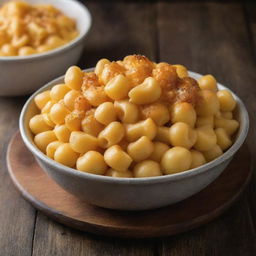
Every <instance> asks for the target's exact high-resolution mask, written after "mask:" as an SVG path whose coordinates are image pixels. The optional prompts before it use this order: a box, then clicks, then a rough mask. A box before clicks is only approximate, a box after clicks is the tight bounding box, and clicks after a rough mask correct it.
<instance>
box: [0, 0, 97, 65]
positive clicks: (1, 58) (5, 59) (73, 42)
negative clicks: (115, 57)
mask: <svg viewBox="0 0 256 256" xmlns="http://www.w3.org/2000/svg"><path fill="white" fill-rule="evenodd" d="M58 1H65V2H69V3H70V4H75V5H77V6H78V7H79V8H81V9H82V10H83V12H84V16H85V17H86V19H87V25H86V27H85V29H84V31H82V32H81V33H79V35H78V36H77V37H76V38H74V39H72V40H71V41H69V42H68V43H66V44H64V45H62V46H60V47H57V48H55V49H52V50H50V51H46V52H43V53H37V54H32V55H28V56H0V62H23V61H28V60H35V59H38V58H47V57H49V56H52V55H57V54H61V53H62V52H64V51H66V50H69V49H71V48H73V47H75V46H76V45H77V44H79V43H80V42H81V41H82V40H83V39H84V38H85V36H86V35H87V34H88V32H89V30H90V28H91V24H92V16H91V13H90V11H89V10H88V8H87V7H86V6H85V5H84V4H82V3H81V2H79V1H77V0H58Z"/></svg>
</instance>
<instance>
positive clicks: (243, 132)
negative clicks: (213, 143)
mask: <svg viewBox="0 0 256 256" xmlns="http://www.w3.org/2000/svg"><path fill="white" fill-rule="evenodd" d="M93 69H94V68H90V69H85V70H84V71H87V72H88V71H92V70H93ZM189 75H190V76H192V77H194V78H196V79H198V78H199V77H201V76H202V75H201V74H199V73H196V72H193V71H189ZM63 78H64V76H60V77H58V78H56V79H54V80H52V81H50V82H49V83H47V84H46V85H44V86H43V87H41V88H40V89H39V90H37V91H36V92H35V93H33V94H32V95H31V96H30V97H29V99H28V100H27V101H26V103H25V105H24V106H23V108H22V111H21V114H20V118H19V128H20V133H21V137H22V140H23V142H24V143H25V145H26V146H27V148H28V149H29V150H30V151H31V153H32V154H33V155H34V156H36V157H37V158H38V159H39V160H40V161H42V162H46V163H47V165H49V166H52V167H53V168H56V169H58V170H59V171H63V172H65V173H66V174H68V175H75V176H77V177H80V178H82V179H88V180H94V181H95V180H98V181H99V182H100V181H102V182H106V183H113V184H134V185H136V184H137V185H138V184H153V183H163V182H169V181H175V180H179V179H186V178H189V177H192V176H194V175H199V174H201V173H204V172H206V171H208V170H209V169H212V168H214V167H216V166H217V165H220V164H221V163H223V162H225V161H226V160H229V159H230V158H232V157H233V155H234V154H235V153H236V152H237V151H238V149H239V148H240V147H241V146H242V144H243V143H244V141H245V138H246V136H247V133H248V130H249V116H248V112H247V110H246V107H245V105H244V103H243V102H242V101H241V99H240V98H239V97H238V96H237V95H236V94H235V93H233V92H232V91H231V90H230V89H228V88H227V87H225V86H224V85H222V84H220V83H218V87H219V88H220V89H227V90H229V91H230V92H231V93H232V95H233V96H234V98H235V100H236V102H237V105H238V106H239V111H240V116H241V117H240V119H241V120H240V127H239V135H238V137H237V138H236V140H235V142H234V143H233V144H232V146H231V147H230V148H229V149H228V150H227V151H226V152H224V153H223V154H222V155H221V156H219V157H218V158H216V159H214V160H213V161H211V162H208V163H206V164H204V165H202V166H199V167H196V168H193V169H189V170H187V171H184V172H179V173H174V174H168V175H162V176H156V177H146V178H116V177H115V178H113V177H109V176H103V175H96V174H91V173H86V172H81V171H78V170H76V169H74V168H70V167H67V166H65V165H62V164H60V163H58V162H56V161H54V160H53V159H51V158H49V157H48V156H47V155H45V154H44V153H43V152H41V151H40V150H39V149H38V148H37V147H36V145H34V143H33V142H32V141H31V140H30V139H29V136H28V135H27V132H26V128H25V122H24V121H25V116H26V113H27V112H28V109H29V106H30V104H31V103H32V101H33V99H34V97H35V96H36V95H37V94H39V93H41V92H43V91H45V90H46V89H48V87H52V86H54V85H55V84H57V83H59V82H60V81H61V80H63Z"/></svg>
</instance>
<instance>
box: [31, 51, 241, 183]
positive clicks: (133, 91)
mask: <svg viewBox="0 0 256 256" xmlns="http://www.w3.org/2000/svg"><path fill="white" fill-rule="evenodd" d="M34 100H35V103H36V105H37V107H38V109H39V110H40V113H38V114H37V115H35V116H33V117H32V118H31V119H30V122H29V127H30V129H31V131H32V132H33V134H34V135H35V137H34V142H35V144H36V146H37V147H38V148H39V149H40V150H41V151H42V152H43V153H45V154H47V156H48V157H50V158H52V159H54V160H55V161H57V162H59V163H61V164H63V165H66V166H68V167H73V168H77V170H79V171H82V172H88V173H93V174H99V175H107V176H112V177H126V178H130V177H136V178H142V177H153V176H161V175H167V174H174V173H179V172H183V171H187V170H189V169H192V168H196V167H199V166H201V165H203V164H205V163H207V162H210V161H212V160H214V159H215V158H217V157H219V156H221V155H222V154H223V152H224V151H225V150H227V149H228V148H229V147H230V146H231V145H232V143H233V140H234V135H235V132H236V130H237V129H238V127H239V122H238V121H237V120H235V119H233V113H232V112H233V111H234V109H235V107H236V101H235V99H234V98H233V96H232V94H231V93H230V92H229V91H228V90H218V88H217V83H216V80H215V79H214V77H213V76H211V75H206V76H203V77H201V78H200V79H199V80H198V81H196V80H195V79H193V78H192V77H189V75H188V72H187V69H186V68H185V67H184V66H181V65H171V64H168V63H158V64H156V63H153V62H151V61H150V60H149V59H147V58H146V57H145V56H141V55H131V56H127V57H125V58H124V60H123V61H117V62H115V61H113V62H110V61H109V60H107V59H102V60H100V61H99V62H98V63H97V65H96V68H95V70H94V72H83V71H82V70H81V69H80V68H79V67H76V66H72V67H70V68H69V69H68V70H67V72H66V75H65V79H64V83H62V84H57V85H55V86H53V87H52V88H51V90H47V91H44V92H42V93H40V94H38V95H37V96H36V97H35V99H34Z"/></svg>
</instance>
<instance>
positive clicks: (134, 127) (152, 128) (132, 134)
mask: <svg viewBox="0 0 256 256" xmlns="http://www.w3.org/2000/svg"><path fill="white" fill-rule="evenodd" d="M125 128H126V138H127V140H128V141H135V140H137V139H139V138H141V137H142V136H146V137H148V138H149V139H150V140H153V139H154V137H155V136H156V132H157V126H156V125H155V123H154V122H153V120H152V119H151V118H148V119H146V120H144V121H140V122H138V123H136V124H128V125H126V127H125Z"/></svg>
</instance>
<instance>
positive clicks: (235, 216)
mask: <svg viewBox="0 0 256 256" xmlns="http://www.w3.org/2000/svg"><path fill="white" fill-rule="evenodd" d="M86 4H87V6H88V8H89V9H90V11H91V13H92V17H93V26H92V29H91V31H90V34H89V35H88V38H87V41H86V43H85V50H84V55H83V57H82V58H81V61H80V66H81V67H83V68H87V67H92V66H94V65H95V63H96V61H97V60H98V59H99V58H102V57H106V58H109V59H113V60H116V59H120V58H122V57H123V56H125V55H127V54H133V53H140V54H145V55H147V56H148V57H150V58H151V59H153V60H155V61H167V62H170V63H182V64H184V65H186V66H187V67H188V68H189V69H190V70H193V71H197V72H200V73H203V74H206V73H211V74H213V75H215V76H216V77H217V78H218V80H219V81H220V82H221V83H223V84H225V85H227V86H228V87H230V88H231V89H232V90H233V91H234V92H235V93H237V94H238V95H239V96H240V97H241V98H242V99H243V100H244V102H245V104H246V106H247V108H248V111H249V114H250V121H251V125H250V132H249V136H248V139H247V143H248V144H249V148H250V152H251V155H252V156H254V152H255V149H256V146H255V139H256V130H255V128H256V118H255V115H254V113H255V112H256V86H255V82H256V62H255V61H256V5H254V4H253V3H247V4H245V3H239V2H233V3H232V2H225V3H223V2H221V1H216V2H211V3H204V2H185V1H172V2H170V3H167V2H158V3H155V2H150V3H147V2H142V3H136V2H135V1H134V2H130V1H129V2H127V3H124V2H111V1H108V3H100V2H95V1H94V2H93V1H92V2H88V3H86ZM17 72H19V71H18V70H17ZM0 79H1V78H0ZM25 100H26V97H20V98H0V141H1V143H0V152H1V154H0V255H1V256H9V255H12V256H18V255H22V256H26V255H33V256H49V255H56V256H69V255H70V256H71V255H72V256H77V255H100V256H104V255H155V256H156V255H179V256H181V255H196V256H200V255H218V256H219V255H225V256H227V255H243V256H247V255H256V230H255V221H256V203H255V202H256V189H255V185H256V179H255V177H253V180H252V182H251V184H250V186H249V188H248V189H247V191H246V192H245V193H244V194H243V196H242V198H241V199H240V200H239V201H238V202H236V203H235V204H234V205H233V207H232V208H230V209H229V210H228V211H227V212H226V213H225V214H223V215H222V216H221V217H219V218H218V219H216V220H215V221H212V222H211V223H209V224H207V225H205V226H203V227H200V228H198V229H196V230H193V231H190V232H187V233H185V234H181V235H177V236H174V237H167V238H162V239H150V240H131V239H128V240H119V239H116V238H115V239H112V238H104V237H99V236H95V235H91V234H88V233H83V232H78V231H75V230H72V229H70V228H66V227H64V226H62V225H60V224H58V223H55V222H53V221H51V220H50V219H48V218H47V217H46V216H44V215H43V214H42V213H40V212H38V211H36V210H35V209H34V208H33V207H32V206H31V205H30V204H29V203H27V202H26V201H25V200H24V199H23V198H22V197H21V195H20V194H19V193H18V192H17V191H16V189H15V188H14V186H13V184H12V182H11V180H10V177H9V176H8V173H7V167H6V161H5V157H6V149H7V144H8V142H9V140H10V138H11V136H12V134H13V133H14V132H15V131H16V130H17V129H18V117H19V113H20V110H21V107H22V105H23V103H24V102H25ZM230 179H232V177H230Z"/></svg>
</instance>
